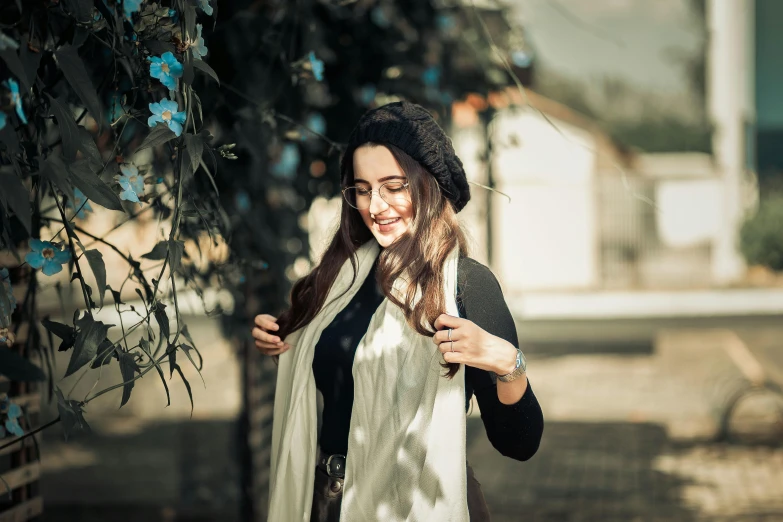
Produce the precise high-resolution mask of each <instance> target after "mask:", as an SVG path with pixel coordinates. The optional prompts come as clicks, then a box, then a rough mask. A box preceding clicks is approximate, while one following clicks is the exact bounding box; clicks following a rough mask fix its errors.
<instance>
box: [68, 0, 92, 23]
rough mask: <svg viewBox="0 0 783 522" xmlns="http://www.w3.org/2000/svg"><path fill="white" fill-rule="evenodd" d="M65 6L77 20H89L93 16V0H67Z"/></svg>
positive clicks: (83, 21) (82, 21)
mask: <svg viewBox="0 0 783 522" xmlns="http://www.w3.org/2000/svg"><path fill="white" fill-rule="evenodd" d="M65 6H66V8H67V9H68V11H70V13H71V15H73V17H74V18H75V19H76V21H77V22H81V23H85V22H89V21H90V20H91V18H92V0H65Z"/></svg>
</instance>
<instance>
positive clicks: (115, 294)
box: [106, 285, 144, 306]
mask: <svg viewBox="0 0 783 522" xmlns="http://www.w3.org/2000/svg"><path fill="white" fill-rule="evenodd" d="M106 288H108V289H109V290H111V296H112V298H113V299H114V304H116V305H117V306H119V305H121V304H125V303H123V302H122V295H120V293H119V292H118V291H117V290H115V289H114V288H112V287H111V285H106ZM137 290H138V288H137ZM143 300H144V299H142V301H143Z"/></svg>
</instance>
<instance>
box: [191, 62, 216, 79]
mask: <svg viewBox="0 0 783 522" xmlns="http://www.w3.org/2000/svg"><path fill="white" fill-rule="evenodd" d="M193 67H195V68H196V69H198V70H199V71H201V72H203V73H206V74H208V75H209V76H211V77H212V79H213V80H215V81H216V82H217V84H218V85H220V79H219V78H218V75H217V73H216V72H215V70H214V69H213V68H212V67H210V66H209V64H208V63H207V62H205V61H204V60H193Z"/></svg>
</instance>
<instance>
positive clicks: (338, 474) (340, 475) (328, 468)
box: [326, 453, 345, 478]
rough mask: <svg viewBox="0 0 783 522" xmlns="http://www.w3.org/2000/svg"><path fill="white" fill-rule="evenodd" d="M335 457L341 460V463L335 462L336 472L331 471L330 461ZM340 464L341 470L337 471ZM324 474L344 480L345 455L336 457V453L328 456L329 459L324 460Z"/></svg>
mask: <svg viewBox="0 0 783 522" xmlns="http://www.w3.org/2000/svg"><path fill="white" fill-rule="evenodd" d="M335 457H338V458H342V463H340V462H335V466H336V468H337V470H335V471H332V459H333V458H335ZM341 464H342V469H339V468H340V465H341ZM338 470H339V471H338ZM326 474H327V475H329V476H330V477H335V478H345V455H338V454H336V453H335V454H334V455H329V458H328V459H326Z"/></svg>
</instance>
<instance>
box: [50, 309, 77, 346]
mask: <svg viewBox="0 0 783 522" xmlns="http://www.w3.org/2000/svg"><path fill="white" fill-rule="evenodd" d="M41 324H42V325H43V327H44V328H46V330H47V331H48V332H49V333H50V334H54V335H56V336H57V337H59V338H60V339H62V342H61V343H60V346H59V347H58V348H57V351H60V352H64V351H66V350H68V349H69V348H71V347H73V343H75V342H76V329H75V328H74V327H72V326H68V325H67V324H62V323H58V322H56V321H52V320H50V319H49V318H48V317H44V318H43V319H41ZM50 340H51V338H50Z"/></svg>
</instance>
